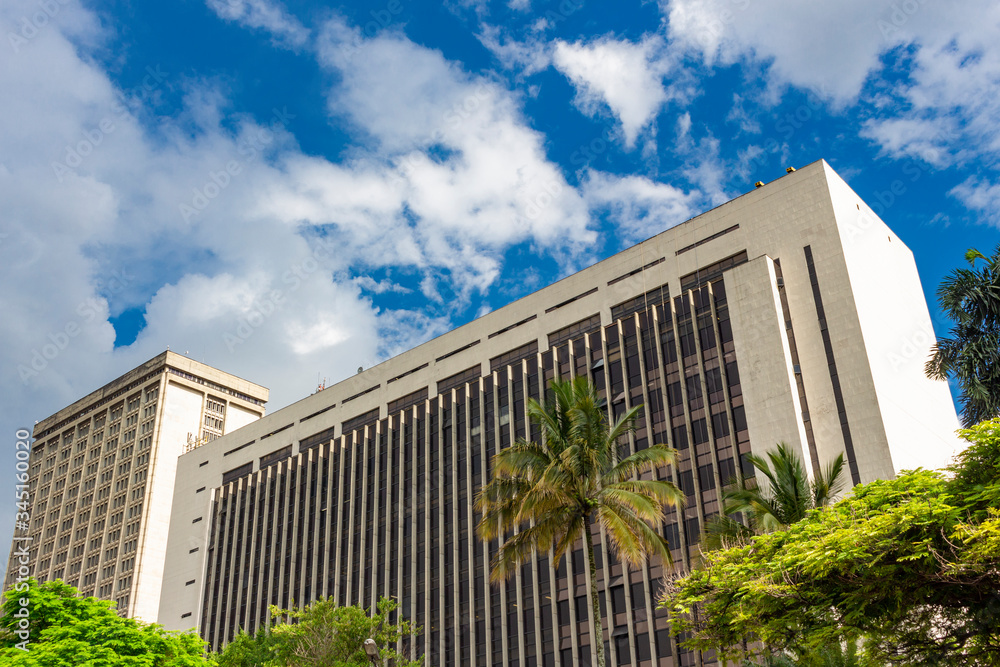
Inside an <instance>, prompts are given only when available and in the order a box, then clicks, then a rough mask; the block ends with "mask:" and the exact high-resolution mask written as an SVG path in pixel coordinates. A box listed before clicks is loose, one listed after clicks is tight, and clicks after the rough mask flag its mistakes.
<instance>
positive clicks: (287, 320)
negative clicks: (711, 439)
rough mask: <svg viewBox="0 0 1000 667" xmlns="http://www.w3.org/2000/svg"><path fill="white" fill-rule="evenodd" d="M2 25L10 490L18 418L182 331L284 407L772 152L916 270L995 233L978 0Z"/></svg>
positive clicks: (480, 8)
mask: <svg viewBox="0 0 1000 667" xmlns="http://www.w3.org/2000/svg"><path fill="white" fill-rule="evenodd" d="M0 28H2V30H0V32H2V34H3V43H2V44H0V99H2V100H3V103H2V104H0V276H2V279H0V308H2V312H3V318H2V321H0V356H2V365H0V386H2V391H3V396H4V405H3V407H2V408H0V430H2V433H4V434H6V435H4V436H3V437H5V438H6V439H7V441H8V442H9V443H10V447H8V448H6V449H5V450H4V451H8V452H9V461H10V465H9V467H8V468H7V469H8V471H9V472H8V473H6V474H2V475H0V480H2V481H0V492H3V491H4V490H5V489H7V490H11V486H12V478H13V461H14V458H13V444H14V440H15V432H16V430H17V429H18V428H19V427H28V428H30V427H31V425H32V424H33V423H34V420H37V419H41V418H44V417H46V416H48V415H49V414H51V413H52V412H53V411H55V410H57V409H59V408H60V407H63V406H64V405H66V404H67V403H68V402H70V401H72V400H75V399H76V398H79V397H80V396H82V395H84V394H86V393H88V392H90V391H92V390H93V389H95V388H97V387H99V386H100V385H101V384H103V383H104V382H106V381H108V380H111V379H113V378H114V377H116V376H117V375H119V374H121V373H122V372H124V371H126V370H128V369H129V368H131V367H133V366H135V365H136V364H138V363H140V362H142V361H144V360H146V359H148V358H150V357H152V356H155V355H156V354H158V353H159V352H161V351H163V350H164V349H165V348H166V347H167V346H170V348H171V349H173V350H175V351H179V352H188V353H189V354H190V356H192V357H194V358H195V359H198V360H201V361H205V362H206V363H209V364H211V365H214V366H217V367H219V368H221V369H223V370H226V371H229V372H231V373H234V374H237V375H240V376H242V377H245V378H248V379H251V380H253V381H256V382H258V383H261V384H264V385H266V386H268V387H270V388H271V390H272V402H271V404H270V408H271V409H272V410H273V409H277V408H280V407H283V406H285V405H287V404H289V403H291V402H293V401H294V400H297V399H299V398H302V397H304V396H306V395H308V394H309V393H311V391H312V390H313V389H314V387H315V385H316V382H317V380H318V379H322V378H326V379H327V380H328V381H329V382H333V381H336V380H338V379H341V378H343V377H345V376H346V375H349V374H350V373H351V372H353V371H354V370H355V369H356V368H357V366H359V365H363V366H370V365H373V364H375V363H377V362H378V361H380V360H382V359H385V358H387V357H388V356H392V355H393V354H396V353H398V352H400V351H403V350H405V349H408V348H410V347H412V346H413V345H415V344H417V343H419V342H422V341H424V340H426V339H428V338H430V337H433V336H435V335H438V334H440V333H442V332H444V331H447V330H448V329H451V328H453V327H454V326H457V325H459V324H462V323H464V322H467V321H469V320H471V319H473V318H475V317H477V316H478V315H481V314H483V313H485V312H488V311H490V310H492V309H495V308H497V307H500V306H502V305H504V304H505V303H508V302H510V301H512V300H514V299H516V298H518V297H520V296H523V295H524V294H526V293H528V292H530V291H533V290H535V289H537V288H539V287H542V286H544V285H546V284H548V283H550V282H552V281H554V280H556V279H558V278H560V277H562V276H564V275H566V274H568V273H570V272H573V271H575V270H578V269H580V268H582V267H584V266H586V265H589V264H591V263H593V262H594V261H597V260H599V259H602V258H604V257H607V256H608V255H610V254H612V253H614V252H617V251H618V250H621V249H622V248H625V247H627V246H629V245H631V244H633V243H634V242H636V241H638V240H641V239H643V238H647V237H649V236H652V235H653V234H655V233H657V232H659V231H662V230H663V229H665V228H667V227H669V226H672V225H674V224H677V223H679V222H683V221H684V220H686V219H688V218H690V217H692V216H694V215H696V214H698V213H700V212H702V211H704V210H707V209H708V208H711V207H712V206H714V205H717V204H719V203H722V202H724V201H726V200H728V199H731V198H733V197H735V196H737V195H739V194H741V193H743V192H746V191H747V190H750V189H752V187H753V183H754V182H755V181H758V180H761V181H765V182H766V181H770V180H772V179H774V178H777V177H779V176H781V175H782V174H783V173H784V170H785V167H787V166H801V165H804V164H807V163H809V162H812V161H814V160H817V159H820V158H824V159H826V160H827V161H828V162H829V163H830V164H831V165H832V166H833V167H834V168H835V169H836V170H837V171H838V172H839V173H840V174H841V175H842V176H843V177H844V178H845V179H846V180H847V181H848V182H849V183H850V184H851V186H852V187H853V188H854V189H855V190H856V191H857V192H858V193H859V194H860V195H861V196H862V197H864V198H865V199H866V200H867V201H868V202H869V203H870V204H871V205H872V206H873V208H875V210H876V211H877V212H879V213H880V214H881V216H882V218H883V219H884V220H885V221H886V222H887V223H888V224H889V226H890V227H892V228H893V229H894V230H895V231H896V232H897V233H898V234H899V235H900V237H901V238H902V239H903V240H904V241H905V242H906V243H907V244H908V245H909V246H910V248H912V249H913V252H914V254H915V256H916V260H917V265H918V268H919V270H920V275H921V278H922V280H923V285H924V289H925V291H926V292H927V293H928V294H929V295H931V296H932V295H933V291H934V289H935V288H936V286H937V285H938V283H939V282H940V280H941V279H942V277H943V276H944V275H945V274H946V273H947V272H948V271H950V270H951V269H953V268H954V267H956V266H957V265H958V264H960V263H961V262H962V256H963V253H964V251H965V250H966V249H967V248H969V247H972V246H976V247H979V248H980V249H982V250H984V251H987V250H991V249H993V248H994V247H996V245H997V244H998V242H1000V234H998V230H997V221H998V213H1000V170H998V165H997V158H998V156H1000V98H998V97H997V95H996V90H997V86H998V84H1000V46H997V40H996V39H995V37H996V35H997V34H1000V33H998V28H1000V6H998V5H997V4H996V3H995V2H992V1H985V0H984V1H980V0H969V1H967V2H963V3H960V4H957V5H955V4H949V5H948V6H947V7H946V6H942V5H941V4H940V3H931V2H926V0H903V1H901V2H898V1H897V2H871V1H870V0H844V1H843V2H840V3H803V2H793V1H779V0H661V1H660V2H659V3H657V2H652V1H647V2H627V1H623V2H619V3H596V2H583V1H581V0H564V1H563V2H543V1H542V0H509V1H508V2H485V1H480V2H477V1H475V0H466V1H461V0H452V1H451V2H446V3H444V4H432V3H424V2H418V1H417V0H384V1H383V0H379V1H377V2H368V3H364V2H362V3H351V4H321V3H314V2H306V1H294V2H293V1H288V2H285V3H284V4H282V3H281V2H277V1H276V0H205V1H204V2H198V1H195V0H181V1H178V2H165V3H132V2H78V1H77V0H44V1H42V2H39V1H38V0H25V1H22V0H8V1H7V2H4V3H3V6H2V8H0ZM931 311H932V317H933V319H934V322H935V326H936V328H937V330H938V333H939V334H940V333H943V332H944V331H945V330H946V328H947V323H946V322H944V321H943V320H942V318H941V317H940V314H939V312H938V310H937V307H936V304H934V303H933V300H932V301H931ZM69 331H72V332H74V333H73V334H72V335H69V334H67V332H69ZM64 334H66V335H64ZM0 470H2V467H0ZM9 495H13V494H12V493H11V494H9ZM12 518H13V502H11V503H10V509H9V510H8V509H2V508H0V536H4V535H10V532H11V526H12ZM7 545H8V543H7V541H6V538H0V550H6V548H7ZM4 553H5V551H4ZM3 561H4V563H5V562H6V557H5V556H4V557H3Z"/></svg>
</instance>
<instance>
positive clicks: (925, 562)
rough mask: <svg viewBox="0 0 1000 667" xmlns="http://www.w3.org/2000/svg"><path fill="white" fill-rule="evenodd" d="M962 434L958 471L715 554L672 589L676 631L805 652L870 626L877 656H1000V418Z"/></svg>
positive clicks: (909, 476) (904, 661)
mask: <svg viewBox="0 0 1000 667" xmlns="http://www.w3.org/2000/svg"><path fill="white" fill-rule="evenodd" d="M962 435H963V437H965V438H966V439H967V440H968V441H969V442H970V443H971V444H970V446H969V447H968V449H966V451H965V452H963V453H962V454H960V455H959V456H958V457H957V460H956V462H955V463H954V464H953V465H952V466H951V467H950V468H949V469H948V472H949V473H951V474H952V475H953V476H952V477H950V478H949V477H948V476H947V475H945V474H944V473H942V472H939V471H927V470H916V471H911V472H905V473H903V474H901V475H900V476H899V477H898V478H897V479H895V480H892V481H878V482H872V483H870V484H864V485H860V486H857V487H855V489H854V492H853V493H852V495H851V496H850V497H848V498H846V499H844V500H841V501H840V502H838V503H837V504H836V505H834V506H832V507H830V508H827V509H823V510H816V511H813V512H811V513H810V514H809V515H808V516H807V517H806V518H805V519H804V520H802V521H800V522H798V523H796V524H793V525H791V526H790V527H789V528H788V529H787V530H784V531H777V532H774V533H770V534H767V535H763V536H759V537H754V538H752V539H751V541H750V542H749V543H748V544H746V545H743V546H739V547H734V548H731V549H727V550H723V551H716V552H712V553H709V554H707V555H706V559H705V563H704V567H703V569H699V570H695V571H692V572H691V573H689V574H687V575H686V576H684V577H683V578H680V579H678V580H676V581H674V582H672V584H671V585H670V586H669V588H668V589H667V591H666V594H665V596H664V600H663V603H662V604H663V605H664V606H665V607H666V608H667V609H668V610H669V611H670V613H671V622H672V624H673V629H674V631H676V632H690V633H691V639H689V640H688V641H687V645H688V646H689V647H690V648H698V649H702V650H708V649H712V648H715V649H718V650H719V651H720V652H721V653H722V654H724V655H725V656H726V657H728V658H730V659H733V660H736V661H739V660H742V659H744V658H747V657H753V655H748V654H753V653H760V652H762V651H761V650H757V651H755V650H754V649H753V646H754V644H753V643H752V642H753V641H754V640H758V641H760V642H761V643H762V644H763V646H764V649H763V652H768V653H770V652H775V651H780V652H787V653H788V654H790V655H792V656H796V657H804V656H808V655H811V654H815V653H818V652H819V651H821V650H824V649H825V648H827V647H829V646H832V645H839V644H840V643H841V642H842V641H847V642H853V641H854V640H858V639H860V640H862V641H863V646H864V650H865V653H866V654H867V655H868V657H869V658H870V659H871V660H873V661H876V662H877V663H878V664H899V665H963V666H965V665H997V664H1000V420H993V421H989V422H984V423H982V424H979V425H978V426H975V427H973V428H972V429H969V430H966V431H962ZM696 607H697V613H693V612H694V611H695V609H696ZM748 646H749V647H750V648H748Z"/></svg>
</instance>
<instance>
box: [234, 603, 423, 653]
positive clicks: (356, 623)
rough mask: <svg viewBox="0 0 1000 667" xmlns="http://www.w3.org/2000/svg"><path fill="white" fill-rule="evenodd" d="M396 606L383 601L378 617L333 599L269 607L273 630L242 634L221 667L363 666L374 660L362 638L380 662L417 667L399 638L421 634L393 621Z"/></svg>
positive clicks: (407, 622) (413, 628)
mask: <svg viewBox="0 0 1000 667" xmlns="http://www.w3.org/2000/svg"><path fill="white" fill-rule="evenodd" d="M397 607H398V605H397V603H396V602H395V601H393V600H390V599H388V598H382V599H380V600H379V603H378V607H377V612H376V614H375V616H370V615H369V614H368V611H367V610H364V609H362V608H360V607H338V606H337V604H336V603H335V602H334V601H333V598H327V599H325V600H317V601H316V602H313V603H312V604H309V605H307V606H305V607H302V608H298V609H279V608H277V607H271V616H272V619H273V620H274V621H275V622H274V624H272V626H271V628H270V629H269V630H260V631H258V632H257V634H255V635H248V634H246V633H240V634H239V635H238V636H237V637H236V639H235V640H233V641H232V642H230V643H229V644H228V645H227V646H226V648H225V650H223V651H222V653H221V654H219V655H218V656H217V661H218V666H219V667H365V666H368V665H371V662H370V661H369V659H368V657H367V655H366V654H365V651H364V642H365V640H366V639H369V638H371V639H374V640H375V643H376V645H378V647H379V652H380V658H381V659H382V664H395V665H396V666H397V667H419V665H421V664H422V660H420V659H417V660H409V659H408V658H407V657H406V656H404V655H401V654H400V653H398V652H397V651H396V642H397V640H402V639H405V638H407V637H410V636H412V635H413V634H417V633H419V628H416V627H414V626H412V625H411V624H410V622H409V621H400V622H399V623H390V622H389V619H390V618H391V615H392V613H393V612H394V611H396V609H397ZM390 661H391V662H390Z"/></svg>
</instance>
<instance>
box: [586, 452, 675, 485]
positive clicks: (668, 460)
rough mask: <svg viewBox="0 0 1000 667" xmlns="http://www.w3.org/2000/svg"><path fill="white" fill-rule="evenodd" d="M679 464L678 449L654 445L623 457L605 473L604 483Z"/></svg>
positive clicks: (612, 482) (619, 480)
mask: <svg viewBox="0 0 1000 667" xmlns="http://www.w3.org/2000/svg"><path fill="white" fill-rule="evenodd" d="M676 464H677V450H676V449H671V448H670V447H667V446H666V445H653V446H652V447H648V448H646V449H640V450H639V451H637V452H636V453H635V454H632V455H631V456H629V457H627V458H624V459H622V460H621V461H619V462H618V464H617V465H616V466H615V467H614V468H612V469H611V470H610V471H608V473H607V474H606V475H604V484H614V483H616V482H621V481H624V480H626V479H630V478H632V477H635V476H637V475H639V474H641V473H644V472H646V471H647V470H653V469H654V468H659V467H661V466H672V465H676Z"/></svg>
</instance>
